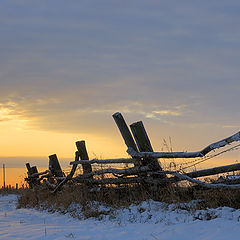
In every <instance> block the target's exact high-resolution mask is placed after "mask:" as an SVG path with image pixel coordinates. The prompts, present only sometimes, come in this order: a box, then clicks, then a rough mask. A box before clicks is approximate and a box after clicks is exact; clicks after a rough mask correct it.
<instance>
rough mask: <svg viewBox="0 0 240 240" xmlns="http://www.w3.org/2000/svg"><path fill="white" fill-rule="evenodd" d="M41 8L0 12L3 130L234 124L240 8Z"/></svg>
mask: <svg viewBox="0 0 240 240" xmlns="http://www.w3.org/2000/svg"><path fill="white" fill-rule="evenodd" d="M35 4H36V5H35ZM35 4H32V3H31V1H24V2H23V3H21V4H20V5H19V3H17V1H11V4H10V3H8V2H5V5H4V7H3V9H2V10H0V13H1V14H0V16H1V17H0V18H1V22H2V24H1V26H2V28H3V32H4V34H3V36H2V38H1V39H0V43H1V44H0V46H1V56H0V82H1V89H0V103H1V108H2V109H3V108H4V109H5V110H7V111H8V112H7V113H4V114H3V113H1V114H2V115H1V116H2V117H1V121H6V120H10V119H12V118H19V119H24V120H27V121H28V126H29V127H30V128H35V129H44V130H52V131H65V132H66V131H67V132H68V131H71V132H95V133H96V132H97V133H103V132H104V133H107V134H109V135H111V130H109V126H110V124H114V123H113V120H112V118H111V115H112V114H113V113H114V112H116V111H120V112H122V113H123V114H127V115H128V117H129V119H130V120H131V121H135V120H139V119H143V120H147V121H152V122H154V123H155V121H156V122H157V123H158V124H159V123H161V124H166V125H167V124H169V125H171V126H172V125H173V124H176V125H178V124H185V125H186V126H187V125H191V124H193V123H197V124H204V123H216V122H219V124H222V125H237V119H239V117H240V113H239V111H237V110H236V109H238V96H239V90H240V83H239V79H238V76H239V73H240V70H239V66H238V62H239V57H240V46H239V42H240V41H239V40H240V32H239V23H240V18H239V16H238V14H236V12H237V10H238V9H239V7H240V6H239V4H238V3H236V1H228V2H225V3H223V2H221V3H219V1H211V2H209V1H204V2H201V4H199V3H196V2H195V3H189V2H188V1H183V2H181V3H179V1H171V2H166V3H162V2H157V1H133V2H131V3H130V2H129V3H125V4H123V3H122V1H114V2H111V1H110V2H105V1H103V2H101V3H100V2H98V1H93V2H89V1H82V2H81V3H79V2H77V1H75V2H73V3H72V4H66V3H65V1H58V5H57V7H56V5H55V4H56V2H54V1H53V2H51V3H49V2H48V3H47V4H46V2H44V1H42V2H41V3H40V2H39V3H35ZM93 5H95V8H93ZM96 6H97V7H96ZM10 7H11V8H10ZM95 9H97V10H95ZM99 9H101V10H99ZM179 106H185V107H182V108H179Z"/></svg>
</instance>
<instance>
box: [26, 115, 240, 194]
mask: <svg viewBox="0 0 240 240" xmlns="http://www.w3.org/2000/svg"><path fill="white" fill-rule="evenodd" d="M113 118H114V120H115V122H116V125H117V127H118V129H119V131H120V133H121V136H122V138H123V140H124V142H125V144H126V146H127V152H128V154H129V156H130V157H129V158H120V159H104V160H99V159H92V160H89V157H88V152H87V149H86V144H85V141H78V142H76V148H77V151H76V152H75V160H74V161H72V162H70V165H71V166H72V168H71V171H70V173H69V174H67V175H65V173H64V172H63V171H62V169H61V166H60V163H59V160H58V158H57V155H56V154H53V155H50V156H49V169H48V170H46V171H44V172H40V173H39V172H38V170H37V167H36V166H33V167H31V166H30V164H29V163H27V164H26V167H27V174H28V177H27V178H26V181H27V182H28V184H29V186H30V187H34V186H35V185H41V184H45V185H47V186H48V187H49V188H51V189H53V192H57V191H58V190H60V189H61V188H62V186H63V185H64V184H67V183H68V182H69V181H71V183H77V184H87V185H88V186H89V187H91V186H94V185H108V184H116V185H122V184H134V183H137V184H149V186H151V185H153V184H154V185H161V184H167V183H175V182H178V181H182V180H187V181H190V182H192V183H195V184H198V185H201V186H203V187H207V188H240V184H232V185H229V184H222V183H220V184H208V183H205V182H202V181H200V180H197V179H196V178H199V177H204V176H210V175H215V174H220V173H226V172H233V171H238V170H240V163H238V164H232V165H227V166H222V167H215V168H210V169H204V170H200V171H193V172H188V173H186V172H177V171H169V170H163V169H162V166H161V161H159V160H158V159H164V158H183V159H185V158H200V159H201V158H204V157H205V156H206V155H207V154H208V153H210V152H211V151H213V150H215V149H218V148H221V147H224V146H226V145H228V144H231V143H232V142H236V141H239V140H240V132H238V133H236V134H234V135H232V136H230V137H228V138H225V139H223V140H221V141H218V142H215V143H212V144H210V145H209V146H207V147H206V148H204V149H202V150H200V151H198V152H154V150H153V148H152V145H151V142H150V140H149V137H148V135H147V132H146V130H145V127H144V125H143V123H142V122H141V121H139V122H135V123H133V124H131V125H130V129H129V127H128V125H127V124H126V122H125V120H124V118H123V116H122V114H121V113H118V112H117V113H115V114H113ZM93 164H94V166H99V167H97V169H95V170H94V168H93V167H92V166H93ZM123 164H125V165H126V164H131V167H126V166H125V167H124V168H123V166H124V165H123ZM78 165H80V166H82V173H81V174H76V169H77V166H78ZM109 165H110V166H111V167H109ZM114 165H115V166H116V167H115V168H114V167H112V166H114ZM104 166H106V167H104ZM120 166H121V167H120Z"/></svg>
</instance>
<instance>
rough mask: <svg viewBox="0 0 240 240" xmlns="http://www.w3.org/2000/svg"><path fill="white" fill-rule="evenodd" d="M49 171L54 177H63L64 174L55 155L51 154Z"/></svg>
mask: <svg viewBox="0 0 240 240" xmlns="http://www.w3.org/2000/svg"><path fill="white" fill-rule="evenodd" d="M49 170H50V171H51V172H52V174H53V175H54V176H56V177H64V173H63V171H62V169H61V166H60V163H59V161H58V158H57V155H56V154H52V155H50V156H49Z"/></svg>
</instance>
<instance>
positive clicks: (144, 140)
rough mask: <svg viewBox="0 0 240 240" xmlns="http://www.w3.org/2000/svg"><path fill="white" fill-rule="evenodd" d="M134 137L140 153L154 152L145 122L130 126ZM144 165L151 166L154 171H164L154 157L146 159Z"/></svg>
mask: <svg viewBox="0 0 240 240" xmlns="http://www.w3.org/2000/svg"><path fill="white" fill-rule="evenodd" d="M130 128H131V130H132V133H133V136H134V138H135V141H136V143H137V146H138V149H139V151H140V152H153V148H152V145H151V142H150V140H149V138H148V135H147V132H146V130H145V128H144V126H143V122H142V121H139V122H135V123H133V124H131V125H130ZM143 164H144V165H148V164H151V166H152V168H153V170H162V168H161V166H160V164H159V163H158V160H157V159H156V158H153V157H144V158H143Z"/></svg>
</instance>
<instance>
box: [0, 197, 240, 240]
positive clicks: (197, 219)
mask: <svg viewBox="0 0 240 240" xmlns="http://www.w3.org/2000/svg"><path fill="white" fill-rule="evenodd" d="M16 202H17V196H16V195H7V196H2V195H0V239H6V240H8V239H9V240H11V239H15V240H16V239H93V240H94V239H96V240H99V239H105V240H108V239H114V240H118V239H124V240H129V239H134V240H140V239H141V240H181V239H184V240H194V239H196V240H210V239H214V240H222V239H223V240H227V239H231V240H234V239H236V240H237V239H238V240H239V239H240V210H234V209H231V208H227V207H224V208H219V209H216V210H214V209H209V210H207V211H196V212H191V211H190V210H187V209H186V207H184V206H183V207H182V208H181V209H179V208H178V209H177V208H176V206H174V205H166V204H163V203H158V202H154V201H149V202H143V203H142V204H141V205H140V206H131V207H129V208H128V209H124V210H119V211H118V212H117V214H116V215H115V216H114V217H103V219H102V220H101V221H99V220H95V219H87V220H78V219H74V218H72V217H70V216H69V215H68V214H65V215H62V214H58V213H48V212H46V211H37V210H32V209H16V208H15V206H16ZM75 207H76V206H75ZM103 208H104V207H103ZM76 214H77V213H76ZM207 219H211V220H207Z"/></svg>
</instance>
